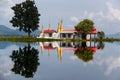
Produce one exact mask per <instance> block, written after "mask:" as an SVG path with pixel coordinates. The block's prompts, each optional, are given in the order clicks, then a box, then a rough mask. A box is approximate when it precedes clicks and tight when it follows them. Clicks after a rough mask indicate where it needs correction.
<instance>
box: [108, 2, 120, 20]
mask: <svg viewBox="0 0 120 80" xmlns="http://www.w3.org/2000/svg"><path fill="white" fill-rule="evenodd" d="M106 5H107V7H108V10H109V18H113V19H117V20H120V10H119V9H117V8H114V7H113V5H112V4H111V3H109V2H107V3H106Z"/></svg>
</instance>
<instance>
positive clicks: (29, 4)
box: [10, 0, 40, 37]
mask: <svg viewBox="0 0 120 80" xmlns="http://www.w3.org/2000/svg"><path fill="white" fill-rule="evenodd" d="M11 9H12V10H13V11H14V14H15V15H14V17H13V18H12V20H11V21H10V23H12V25H13V27H18V28H19V30H20V31H21V30H23V31H24V32H26V33H28V36H29V37H30V33H31V32H32V31H35V30H37V29H38V27H39V25H38V24H39V16H40V14H39V13H38V9H37V7H36V5H35V2H34V0H26V1H25V2H22V3H20V4H16V5H15V6H13V7H12V8H11Z"/></svg>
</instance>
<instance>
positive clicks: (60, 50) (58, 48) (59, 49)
mask: <svg viewBox="0 0 120 80" xmlns="http://www.w3.org/2000/svg"><path fill="white" fill-rule="evenodd" d="M57 52H58V58H59V59H60V61H62V54H63V50H62V48H60V47H57Z"/></svg>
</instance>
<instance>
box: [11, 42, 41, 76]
mask: <svg viewBox="0 0 120 80" xmlns="http://www.w3.org/2000/svg"><path fill="white" fill-rule="evenodd" d="M38 53H39V52H38V50H37V49H35V48H34V47H31V46H30V44H28V45H27V46H25V47H24V48H21V47H20V48H19V50H13V51H12V55H10V58H11V60H12V61H13V62H14V65H13V68H12V69H11V71H12V72H14V73H15V74H20V75H21V76H24V77H25V78H31V77H33V76H34V74H35V72H36V71H37V67H38V65H39V64H40V63H39V62H38V60H39V57H38Z"/></svg>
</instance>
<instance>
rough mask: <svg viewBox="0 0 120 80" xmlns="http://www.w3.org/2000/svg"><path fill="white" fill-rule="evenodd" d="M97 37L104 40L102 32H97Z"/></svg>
mask: <svg viewBox="0 0 120 80" xmlns="http://www.w3.org/2000/svg"><path fill="white" fill-rule="evenodd" d="M98 37H99V38H100V39H104V38H105V33H104V32H103V31H100V32H98Z"/></svg>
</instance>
